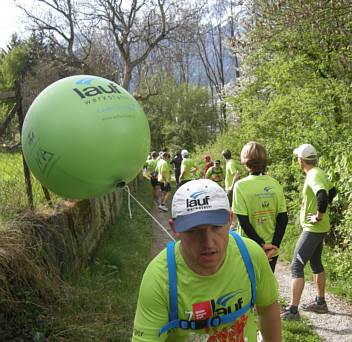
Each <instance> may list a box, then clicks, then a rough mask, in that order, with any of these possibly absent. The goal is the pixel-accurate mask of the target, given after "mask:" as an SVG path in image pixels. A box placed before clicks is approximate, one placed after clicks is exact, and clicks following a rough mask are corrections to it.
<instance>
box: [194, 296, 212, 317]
mask: <svg viewBox="0 0 352 342" xmlns="http://www.w3.org/2000/svg"><path fill="white" fill-rule="evenodd" d="M192 307H193V314H194V319H195V320H196V321H199V320H201V319H205V318H209V317H212V316H213V313H212V311H211V304H210V302H209V301H207V302H202V303H197V304H193V305H192Z"/></svg>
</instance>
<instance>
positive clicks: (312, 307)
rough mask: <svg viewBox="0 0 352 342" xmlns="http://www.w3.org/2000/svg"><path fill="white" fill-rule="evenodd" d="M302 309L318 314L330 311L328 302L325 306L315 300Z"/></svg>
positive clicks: (303, 305) (302, 306)
mask: <svg viewBox="0 0 352 342" xmlns="http://www.w3.org/2000/svg"><path fill="white" fill-rule="evenodd" d="M301 308H302V310H304V311H312V312H316V313H327V312H328V311H329V310H328V306H327V305H326V302H325V303H324V304H318V303H317V302H316V301H315V300H313V301H312V302H310V303H308V304H302V305H301Z"/></svg>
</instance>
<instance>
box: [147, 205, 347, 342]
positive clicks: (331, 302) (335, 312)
mask: <svg viewBox="0 0 352 342" xmlns="http://www.w3.org/2000/svg"><path fill="white" fill-rule="evenodd" d="M152 215H153V216H154V217H155V219H156V220H157V221H158V222H159V223H157V222H154V223H153V247H152V257H153V256H155V255H156V254H157V253H159V251H161V250H162V249H163V248H165V247H166V245H167V243H168V242H169V241H170V237H169V236H168V235H167V234H166V233H165V232H164V231H163V230H162V228H160V225H159V224H161V225H162V226H163V227H164V228H165V229H167V230H168V232H169V233H170V234H171V235H172V232H171V229H170V227H169V225H168V219H169V217H170V213H165V212H161V211H160V210H159V209H158V208H157V206H154V208H153V210H152ZM275 276H276V278H277V280H278V283H279V294H280V297H282V298H284V299H285V300H286V301H287V302H288V301H289V297H290V281H291V276H290V269H289V264H288V263H287V262H284V261H279V262H278V264H277V266H276V270H275ZM314 297H315V289H314V284H313V283H312V282H306V285H305V288H304V291H303V295H302V300H301V302H302V303H307V302H310V301H311V300H312V299H314ZM326 300H327V303H328V307H329V312H328V313H327V314H316V313H313V312H304V315H305V316H306V317H308V318H309V320H310V322H311V326H312V327H313V328H314V329H315V331H316V332H317V334H318V335H319V336H320V338H321V340H322V341H328V342H352V307H351V306H348V305H347V304H346V301H345V300H344V299H343V298H341V297H339V296H336V295H334V294H331V293H327V294H326ZM302 342H304V341H302Z"/></svg>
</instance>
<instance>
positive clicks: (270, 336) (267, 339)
mask: <svg viewBox="0 0 352 342" xmlns="http://www.w3.org/2000/svg"><path fill="white" fill-rule="evenodd" d="M256 308H257V313H258V321H259V329H260V331H261V333H262V336H263V340H264V342H281V319H280V309H279V305H278V303H277V302H274V303H273V304H271V305H268V306H256Z"/></svg>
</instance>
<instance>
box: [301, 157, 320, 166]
mask: <svg viewBox="0 0 352 342" xmlns="http://www.w3.org/2000/svg"><path fill="white" fill-rule="evenodd" d="M310 157H311V156H310ZM310 157H309V158H310ZM302 159H303V161H304V162H305V163H306V164H308V165H313V166H316V165H317V164H318V161H317V160H316V159H304V158H302Z"/></svg>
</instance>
